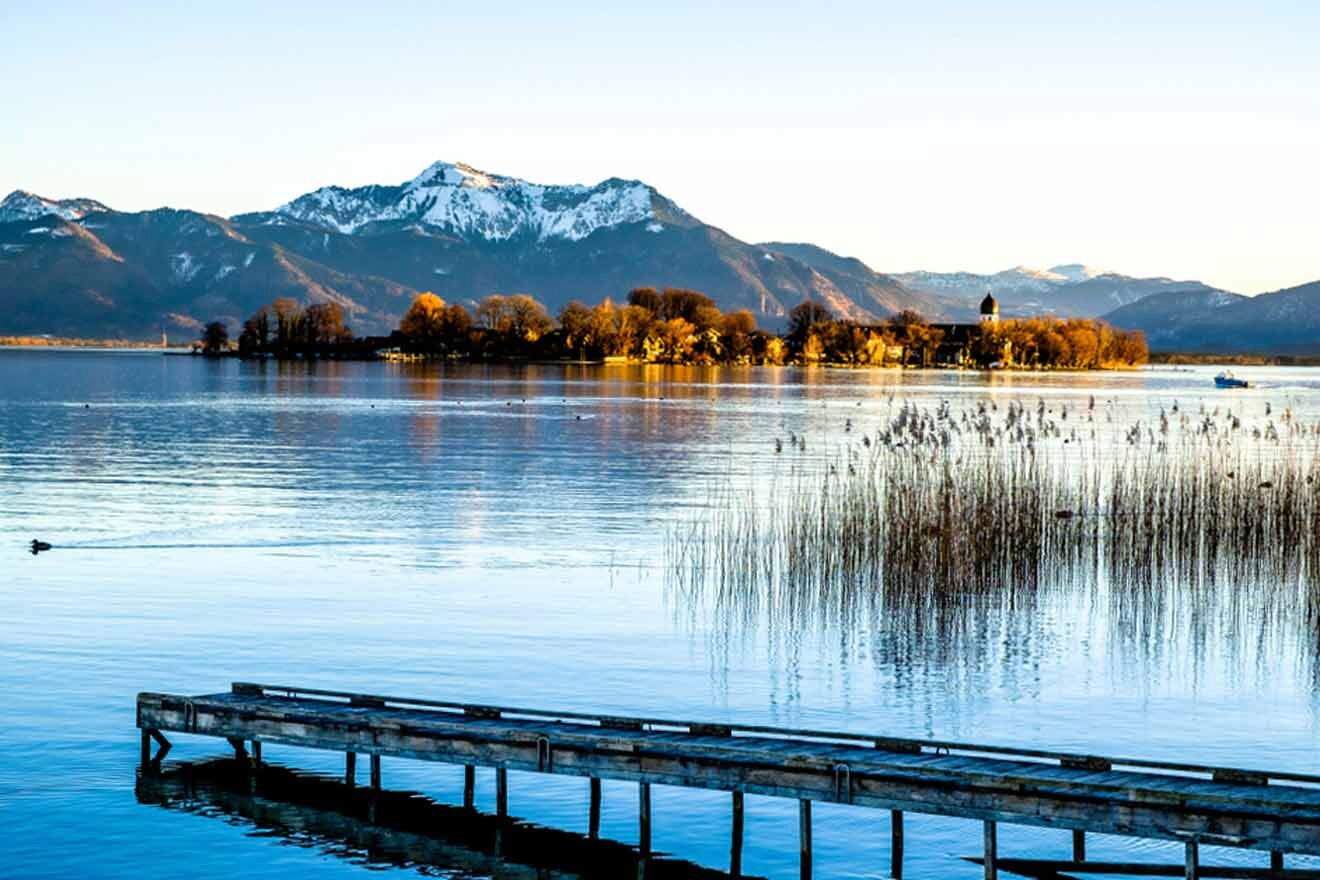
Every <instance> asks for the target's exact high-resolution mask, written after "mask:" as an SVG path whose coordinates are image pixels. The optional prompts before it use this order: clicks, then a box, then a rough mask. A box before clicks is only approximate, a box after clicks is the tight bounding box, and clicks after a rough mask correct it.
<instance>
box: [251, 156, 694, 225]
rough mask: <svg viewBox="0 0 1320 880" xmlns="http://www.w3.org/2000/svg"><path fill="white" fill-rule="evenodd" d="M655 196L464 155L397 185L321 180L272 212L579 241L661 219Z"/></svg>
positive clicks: (642, 189) (632, 187)
mask: <svg viewBox="0 0 1320 880" xmlns="http://www.w3.org/2000/svg"><path fill="white" fill-rule="evenodd" d="M656 198H657V194H656V193H655V191H654V190H652V189H651V188H650V187H649V186H647V185H646V184H644V183H641V182H639V181H625V180H619V179H617V178H611V179H610V180H606V181H604V182H602V183H599V184H596V185H595V186H592V187H588V186H583V185H581V184H571V185H567V186H547V185H543V184H536V183H529V182H527V181H525V180H520V179H518V178H515V177H504V176H501V175H498V174H490V173H487V172H485V171H481V170H479V169H476V168H474V167H472V166H471V165H465V164H463V163H449V162H435V163H432V164H431V165H429V166H428V167H427V168H426V169H425V170H424V171H422V173H421V174H419V175H417V176H416V177H414V178H413V179H412V180H409V181H406V182H404V183H402V184H400V185H398V186H364V187H359V188H356V189H345V188H343V187H338V186H329V187H322V188H321V189H318V190H314V191H313V192H310V193H307V194H306V195H303V196H299V197H298V198H296V199H294V200H293V201H291V202H288V203H286V204H283V205H281V206H280V207H278V208H276V209H275V213H276V214H277V215H278V216H280V217H285V218H291V219H295V220H301V221H303V222H306V223H313V224H316V225H321V226H327V227H329V228H331V229H335V230H338V231H339V232H342V233H345V234H354V233H357V232H358V231H359V230H361V229H362V228H363V227H365V226H367V225H368V224H371V223H379V222H392V221H399V222H409V223H416V224H421V225H423V226H427V227H431V228H436V229H441V230H446V231H450V232H455V233H458V234H460V235H475V236H478V237H480V238H484V239H486V240H488V241H504V240H507V239H510V238H514V237H515V236H519V235H530V236H532V237H534V238H536V239H538V240H545V239H551V238H558V239H567V240H569V241H579V240H581V239H583V238H586V237H587V236H588V235H590V234H591V233H593V232H595V231H596V230H597V229H601V228H606V227H613V226H619V225H623V224H626V223H640V222H643V221H648V220H655V219H657V218H656V212H655V204H654V200H655V199H656ZM675 210H677V209H675Z"/></svg>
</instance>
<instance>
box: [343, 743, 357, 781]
mask: <svg viewBox="0 0 1320 880" xmlns="http://www.w3.org/2000/svg"><path fill="white" fill-rule="evenodd" d="M344 785H347V786H348V787H349V788H352V787H353V786H355V785H357V752H345V753H344Z"/></svg>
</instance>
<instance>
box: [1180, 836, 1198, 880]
mask: <svg viewBox="0 0 1320 880" xmlns="http://www.w3.org/2000/svg"><path fill="white" fill-rule="evenodd" d="M1186 867H1187V870H1186V873H1185V874H1184V875H1183V876H1185V877H1186V878H1187V880H1198V878H1199V877H1200V876H1201V851H1200V849H1199V848H1198V847H1197V845H1196V841H1195V840H1189V841H1188V842H1187V866H1186Z"/></svg>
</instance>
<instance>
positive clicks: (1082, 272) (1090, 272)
mask: <svg viewBox="0 0 1320 880" xmlns="http://www.w3.org/2000/svg"><path fill="white" fill-rule="evenodd" d="M1049 273H1050V274H1051V275H1057V276H1058V277H1059V278H1060V279H1062V280H1064V281H1068V282H1071V283H1073V284H1076V283H1078V282H1081V281H1089V280H1091V279H1092V278H1099V277H1100V276H1101V275H1109V274H1111V273H1109V272H1106V271H1105V270H1104V269H1097V268H1095V267H1094V266H1086V265H1083V264H1081V263H1063V264H1061V265H1058V266H1051V267H1050V268H1049Z"/></svg>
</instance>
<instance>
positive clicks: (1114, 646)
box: [665, 398, 1320, 689]
mask: <svg viewBox="0 0 1320 880" xmlns="http://www.w3.org/2000/svg"><path fill="white" fill-rule="evenodd" d="M845 432H846V436H848V437H849V440H848V441H847V442H846V443H845V444H843V445H842V446H840V447H839V448H838V449H837V451H836V452H835V453H834V454H833V455H832V456H827V457H826V458H824V459H821V458H813V457H810V456H808V454H807V453H806V446H807V444H806V440H805V438H802V437H798V436H796V435H789V436H788V437H779V438H774V444H775V450H776V452H775V458H774V465H773V466H772V467H771V470H770V473H768V474H766V475H764V476H762V477H761V478H752V479H746V480H744V479H742V478H736V477H735V478H729V479H728V480H726V481H724V482H722V483H720V484H719V485H718V487H717V488H716V489H714V490H713V491H712V493H711V498H710V500H709V502H708V503H707V504H706V505H705V507H704V508H703V509H702V510H701V511H700V513H699V515H697V516H696V517H693V518H691V519H689V520H687V521H684V522H681V523H679V524H678V525H676V526H674V527H673V528H672V529H671V530H670V533H669V536H668V539H667V542H666V554H665V555H666V559H665V572H666V581H667V584H668V591H669V595H670V598H671V600H672V601H673V603H674V607H675V608H676V609H678V610H679V611H680V612H681V613H682V614H683V616H684V618H685V619H686V621H687V622H688V623H689V624H700V625H702V626H704V627H707V628H708V629H709V630H710V631H711V632H712V633H714V635H713V636H712V638H713V640H714V641H715V642H716V645H715V648H716V650H717V652H726V651H727V650H729V649H730V648H731V647H733V646H736V645H738V644H746V643H747V642H748V640H749V639H752V638H754V637H757V636H758V635H761V636H764V637H765V638H766V639H767V640H768V644H769V645H770V646H772V650H784V649H785V648H786V649H787V650H788V651H789V652H790V653H791V652H792V650H793V646H794V645H796V644H797V642H798V640H799V639H800V638H801V637H802V636H803V635H804V634H810V635H811V637H812V638H813V639H814V640H819V639H821V638H824V639H826V641H827V642H829V643H832V644H834V645H836V646H837V647H838V649H839V650H838V656H839V658H840V660H841V662H843V663H845V664H846V663H847V662H849V658H855V657H857V656H859V653H858V652H857V651H856V650H854V647H853V646H855V645H856V644H857V643H859V642H869V643H870V645H871V650H869V651H868V652H866V653H867V655H868V656H869V657H870V658H871V659H872V660H873V661H874V662H875V663H877V664H878V665H880V666H882V667H884V668H885V669H886V670H887V671H888V672H890V673H891V674H894V675H895V679H896V680H897V681H899V682H900V684H901V675H900V673H899V672H898V670H908V671H910V670H913V669H921V668H931V669H937V670H939V671H940V674H941V675H944V676H946V677H949V676H952V681H953V682H954V683H955V684H957V683H958V682H961V683H962V684H964V685H966V686H967V687H968V688H969V689H973V688H974V687H976V686H979V683H980V682H981V679H979V678H977V677H976V676H975V675H974V674H973V673H975V672H977V671H984V670H992V669H994V670H999V671H1000V673H1001V674H1003V673H1006V671H1007V670H1010V669H1027V670H1030V669H1031V668H1032V667H1033V663H1034V660H1035V659H1036V658H1039V657H1040V656H1043V652H1048V651H1054V650H1057V649H1058V648H1059V644H1060V640H1061V639H1063V638H1065V637H1066V638H1067V639H1069V640H1071V641H1074V642H1077V641H1080V640H1081V639H1082V638H1085V639H1086V640H1087V641H1088V643H1097V642H1099V643H1103V644H1105V645H1107V648H1108V651H1107V653H1108V655H1109V656H1110V657H1111V659H1112V661H1113V662H1114V663H1115V672H1116V673H1117V674H1121V675H1132V674H1138V675H1140V676H1144V677H1146V678H1148V679H1151V680H1157V679H1160V678H1162V677H1164V676H1165V675H1166V673H1167V672H1168V668H1169V664H1170V663H1173V662H1175V659H1174V658H1177V659H1178V660H1179V661H1182V660H1186V662H1189V663H1190V664H1191V666H1192V669H1191V672H1192V673H1193V675H1194V676H1196V675H1198V674H1199V672H1200V670H1202V669H1203V668H1204V667H1205V664H1206V663H1207V662H1209V661H1210V660H1211V659H1215V660H1217V661H1218V662H1220V665H1221V666H1223V667H1225V668H1228V669H1230V670H1233V672H1234V674H1235V675H1237V676H1242V675H1248V674H1249V675H1252V676H1254V677H1268V676H1269V675H1270V674H1271V672H1272V671H1278V670H1280V669H1281V668H1282V666H1281V664H1282V665H1295V666H1296V671H1297V672H1299V673H1301V674H1302V675H1303V676H1304V677H1306V678H1310V679H1313V678H1314V676H1315V666H1316V664H1315V659H1316V653H1317V652H1316V649H1317V645H1318V644H1320V480H1318V478H1320V453H1318V450H1320V425H1316V424H1304V423H1302V422H1301V421H1299V420H1297V419H1295V418H1293V416H1292V414H1291V412H1290V411H1286V410H1285V411H1283V412H1281V413H1277V414H1276V413H1271V412H1270V411H1269V409H1268V407H1266V409H1265V412H1264V413H1263V414H1261V415H1257V416H1256V417H1255V418H1254V419H1248V418H1246V417H1245V416H1243V415H1242V414H1241V413H1239V412H1236V411H1233V410H1229V409H1214V410H1206V409H1204V408H1203V409H1201V410H1199V411H1197V412H1195V413H1188V412H1179V411H1178V410H1177V408H1176V407H1173V408H1172V409H1171V410H1170V411H1164V412H1161V413H1159V414H1158V417H1157V418H1152V419H1147V420H1140V419H1137V420H1132V421H1125V420H1124V419H1123V418H1116V417H1115V415H1114V408H1113V407H1112V406H1110V405H1107V404H1102V403H1099V402H1097V401H1096V400H1095V399H1094V398H1092V399H1091V400H1090V401H1089V402H1087V403H1084V404H1082V405H1080V406H1079V405H1076V404H1067V403H1062V404H1060V403H1057V402H1056V403H1054V404H1052V405H1047V403H1046V402H1045V401H1043V400H1042V401H1040V402H1039V403H1037V404H1036V405H1035V406H1030V405H1028V404H1026V403H1024V402H1020V401H1014V402H1011V403H1009V404H1008V405H1007V406H1003V407H1001V406H999V405H997V404H996V403H994V402H993V401H980V402H974V403H970V404H966V405H964V406H962V407H961V408H955V407H954V406H953V405H951V404H950V403H948V402H942V403H939V404H937V405H934V406H930V407H920V406H917V405H916V404H913V403H911V402H907V403H899V404H897V405H894V406H893V407H892V408H891V412H890V414H889V416H888V418H887V419H886V420H885V421H884V422H883V423H882V424H881V425H880V427H879V428H878V429H873V430H869V431H864V430H863V426H862V425H860V424H859V425H857V426H854V425H853V424H852V422H851V421H849V422H848V424H847V426H846V428H845ZM1064 608H1067V609H1069V610H1070V611H1072V612H1076V611H1077V610H1084V611H1085V613H1084V614H1080V615H1078V614H1075V613H1072V614H1067V615H1054V614H1052V611H1054V610H1061V609H1064ZM1057 617H1068V618H1070V619H1073V620H1081V621H1083V624H1082V625H1083V626H1084V627H1085V628H1086V629H1085V631H1084V632H1081V633H1077V632H1072V633H1064V632H1063V631H1062V630H1060V629H1059V628H1058V626H1057V625H1056V624H1055V623H1054V622H1053V621H1054V619H1055V618H1057ZM1008 654H1011V655H1013V656H1012V657H1007V656H1006V655H1008ZM1006 659H1008V660H1011V661H1012V662H1010V663H1005V662H1004V661H1005V660H1006ZM1262 680H1263V678H1262Z"/></svg>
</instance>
